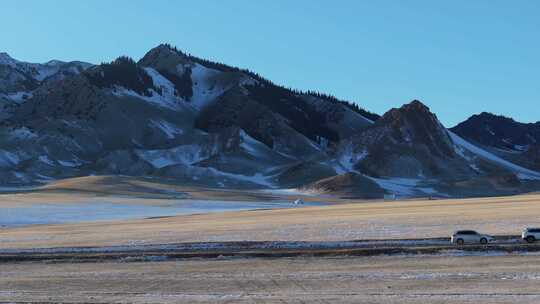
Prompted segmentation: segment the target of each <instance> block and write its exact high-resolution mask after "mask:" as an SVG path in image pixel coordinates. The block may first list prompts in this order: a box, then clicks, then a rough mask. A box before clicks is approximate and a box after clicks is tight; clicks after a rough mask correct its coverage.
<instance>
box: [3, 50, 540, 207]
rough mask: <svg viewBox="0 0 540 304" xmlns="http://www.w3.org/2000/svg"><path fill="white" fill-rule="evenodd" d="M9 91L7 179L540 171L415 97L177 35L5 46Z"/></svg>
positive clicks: (410, 186) (419, 181)
mask: <svg viewBox="0 0 540 304" xmlns="http://www.w3.org/2000/svg"><path fill="white" fill-rule="evenodd" d="M21 92H24V93H21ZM0 94H1V95H0V100H1V102H2V103H3V104H4V108H3V110H2V111H1V113H0V114H1V115H0V167H1V168H2V170H0V183H1V184H3V185H8V184H10V185H22V184H35V183H39V182H45V181H47V180H51V179H58V178H66V177H74V176H85V175H90V174H113V175H115V174H122V175H132V176H152V177H156V178H167V179H171V180H173V181H176V182H179V183H183V184H191V185H204V186H209V187H222V188H292V187H294V188H302V187H303V188H305V189H309V190H310V191H320V192H332V193H347V195H352V194H354V195H355V196H361V197H379V196H382V195H384V194H385V193H386V194H389V193H394V194H397V195H402V196H415V195H422V196H426V195H428V196H457V195H478V194H496V193H509V192H516V191H517V192H523V191H526V190H527V189H531V187H533V186H537V185H536V183H537V182H536V180H537V179H540V174H538V173H537V172H536V171H533V168H529V167H528V168H525V167H524V166H523V164H520V163H519V164H518V163H514V162H512V161H511V160H508V159H506V158H504V157H500V156H498V155H496V154H494V153H492V151H489V150H486V149H484V147H481V146H480V147H479V146H476V145H475V144H473V143H471V142H470V139H469V138H467V137H465V139H464V138H463V137H460V135H461V133H457V134H456V133H452V132H450V131H449V130H447V129H445V128H444V127H443V126H442V124H441V123H440V122H439V121H438V119H437V117H436V116H435V115H434V114H433V113H431V112H430V110H429V108H427V107H426V106H424V105H423V104H422V103H421V102H419V101H413V102H412V103H410V104H407V105H404V106H403V107H401V108H398V109H392V110H390V111H389V112H387V113H385V114H384V115H383V116H382V117H379V116H378V115H376V114H373V113H370V112H368V111H365V110H363V109H361V108H359V107H358V106H356V105H354V104H352V103H348V102H345V101H341V100H338V99H336V98H333V97H331V96H327V95H324V94H320V93H315V92H299V91H294V90H290V89H287V88H284V87H281V86H278V85H275V84H274V83H272V82H270V81H268V80H266V79H264V78H262V77H261V76H259V75H257V74H255V73H253V72H250V71H247V70H241V69H238V68H234V67H230V66H227V65H224V64H220V63H215V62H210V61H207V60H203V59H200V58H197V57H194V56H191V55H188V54H185V53H183V52H181V51H178V50H177V49H175V48H173V47H171V46H168V45H160V46H158V47H156V48H154V49H152V50H150V51H149V52H148V53H147V54H146V55H145V56H144V57H143V58H142V59H140V60H139V61H138V62H136V61H133V60H132V59H130V58H127V57H120V58H118V59H117V60H115V61H113V62H111V63H107V64H101V65H90V64H86V63H81V62H71V63H64V62H59V61H51V62H48V63H46V64H29V63H22V62H19V61H16V60H14V59H12V58H11V57H9V56H8V55H6V54H2V55H1V56H0ZM15 94H25V97H21V98H19V97H14V96H15Z"/></svg>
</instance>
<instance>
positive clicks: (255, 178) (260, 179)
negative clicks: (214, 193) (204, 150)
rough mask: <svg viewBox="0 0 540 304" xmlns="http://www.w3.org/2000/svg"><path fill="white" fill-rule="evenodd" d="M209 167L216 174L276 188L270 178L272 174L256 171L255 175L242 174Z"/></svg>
mask: <svg viewBox="0 0 540 304" xmlns="http://www.w3.org/2000/svg"><path fill="white" fill-rule="evenodd" d="M208 169H209V170H210V171H211V172H212V173H214V174H216V175H221V176H224V177H228V178H231V179H235V180H239V181H245V182H250V183H254V184H257V185H260V186H264V187H267V188H275V185H274V184H273V183H272V182H271V181H269V180H268V179H269V178H270V176H265V175H263V174H262V173H256V174H255V175H242V174H234V173H229V172H223V171H219V170H216V169H214V168H208Z"/></svg>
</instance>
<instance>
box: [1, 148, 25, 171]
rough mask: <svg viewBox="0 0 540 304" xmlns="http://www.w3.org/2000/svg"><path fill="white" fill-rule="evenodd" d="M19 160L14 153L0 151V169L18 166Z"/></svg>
mask: <svg viewBox="0 0 540 304" xmlns="http://www.w3.org/2000/svg"><path fill="white" fill-rule="evenodd" d="M20 161H21V159H20V158H19V156H18V155H17V154H15V153H12V152H9V151H6V150H0V167H12V166H16V165H17V164H19V162H20Z"/></svg>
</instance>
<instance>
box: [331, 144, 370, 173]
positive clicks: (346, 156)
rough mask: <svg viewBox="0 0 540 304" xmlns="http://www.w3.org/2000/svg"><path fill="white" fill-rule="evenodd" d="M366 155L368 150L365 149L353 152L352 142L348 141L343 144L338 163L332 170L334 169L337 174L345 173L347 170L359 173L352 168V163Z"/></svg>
mask: <svg viewBox="0 0 540 304" xmlns="http://www.w3.org/2000/svg"><path fill="white" fill-rule="evenodd" d="M367 156H368V151H367V150H365V149H364V150H363V151H362V152H360V153H354V152H353V147H352V144H350V143H349V144H348V145H346V146H345V148H344V149H343V152H342V153H341V155H340V156H339V158H338V165H337V166H335V167H334V170H336V172H337V173H338V174H345V173H347V172H356V173H359V172H358V171H356V170H355V169H354V165H355V164H356V163H358V162H359V161H361V160H362V159H364V158H366V157H367Z"/></svg>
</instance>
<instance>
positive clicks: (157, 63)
mask: <svg viewBox="0 0 540 304" xmlns="http://www.w3.org/2000/svg"><path fill="white" fill-rule="evenodd" d="M188 62H189V58H188V56H187V55H186V54H184V53H182V52H180V51H178V50H176V49H175V48H173V47H171V46H170V45H168V44H160V45H158V46H157V47H155V48H153V49H151V50H150V51H148V52H147V53H146V54H145V55H144V57H143V58H142V59H141V60H139V64H140V65H142V66H149V67H154V68H156V69H160V70H162V69H167V70H169V69H171V68H175V67H176V66H177V65H178V64H185V63H188Z"/></svg>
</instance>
